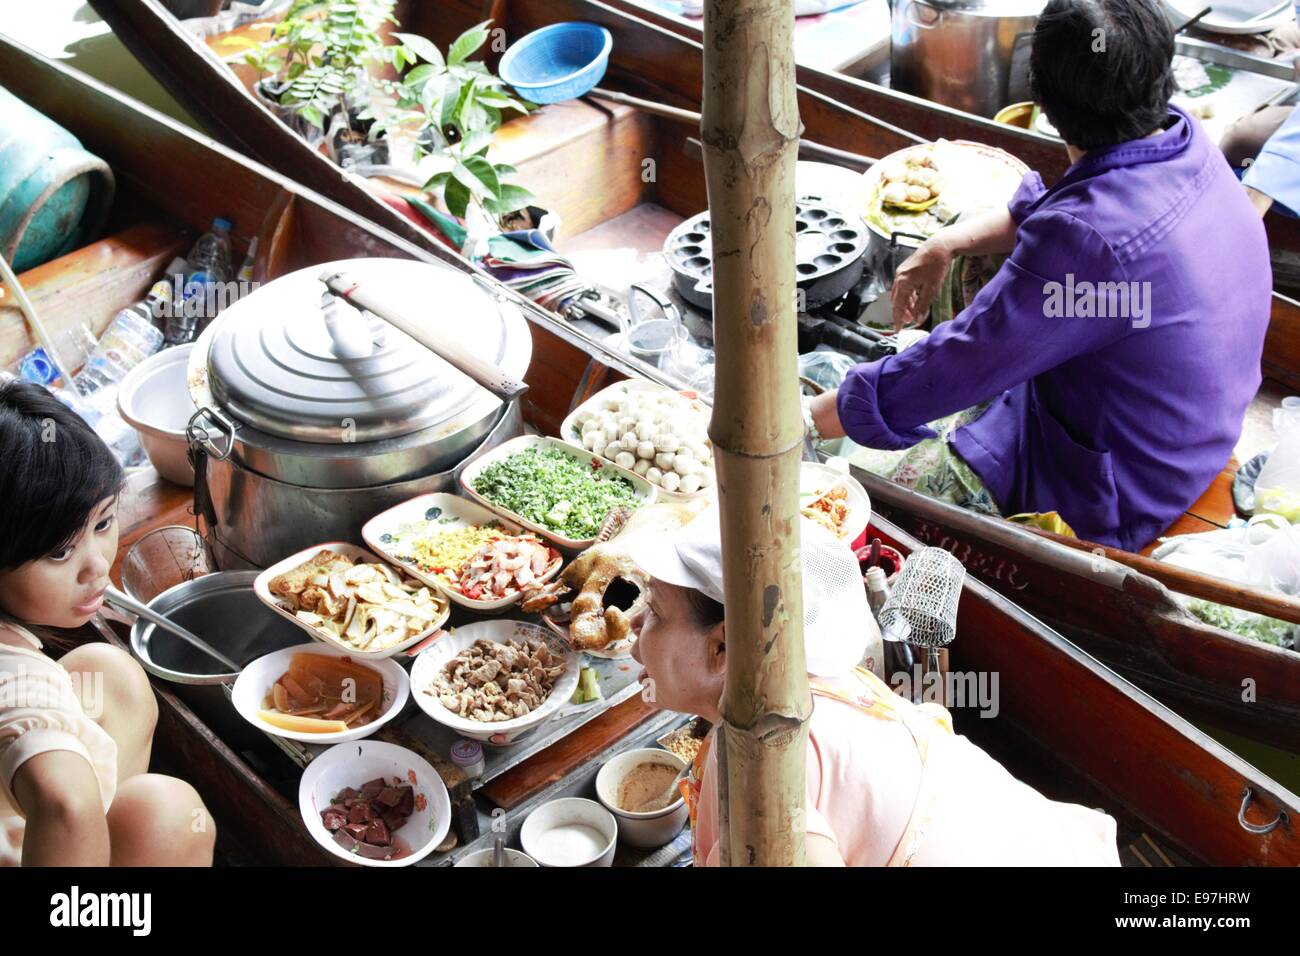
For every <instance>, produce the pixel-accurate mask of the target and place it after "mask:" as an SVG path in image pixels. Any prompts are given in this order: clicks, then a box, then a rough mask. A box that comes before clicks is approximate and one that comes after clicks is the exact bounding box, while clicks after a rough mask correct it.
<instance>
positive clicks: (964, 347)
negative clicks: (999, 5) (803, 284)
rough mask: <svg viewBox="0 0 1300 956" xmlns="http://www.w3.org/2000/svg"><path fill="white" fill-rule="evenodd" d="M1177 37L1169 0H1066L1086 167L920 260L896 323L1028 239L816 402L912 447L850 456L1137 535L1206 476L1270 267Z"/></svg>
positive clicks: (1240, 378)
mask: <svg viewBox="0 0 1300 956" xmlns="http://www.w3.org/2000/svg"><path fill="white" fill-rule="evenodd" d="M1173 48H1174V44H1173V34H1172V32H1171V29H1170V26H1169V24H1168V22H1167V21H1166V20H1165V18H1164V14H1163V11H1162V10H1161V7H1160V3H1159V0H1050V2H1049V3H1048V4H1047V5H1046V7H1045V9H1044V10H1043V12H1042V14H1041V15H1040V17H1039V20H1038V25H1037V28H1036V30H1035V33H1034V40H1033V48H1032V51H1031V56H1030V72H1031V82H1032V86H1033V89H1034V91H1035V95H1036V97H1037V100H1038V102H1039V104H1040V105H1041V106H1042V108H1043V110H1044V112H1045V113H1046V114H1047V117H1048V118H1049V119H1050V120H1051V121H1052V123H1053V124H1054V125H1055V126H1056V128H1057V129H1058V130H1060V132H1061V135H1062V136H1063V137H1064V138H1065V141H1066V150H1067V151H1068V153H1069V156H1070V160H1071V166H1070V168H1069V169H1068V170H1066V172H1065V175H1064V176H1062V177H1061V179H1060V180H1059V181H1058V182H1056V183H1055V184H1054V185H1053V186H1052V187H1051V188H1050V189H1049V188H1047V187H1045V186H1044V185H1043V181H1042V179H1041V178H1040V177H1039V176H1038V174H1037V173H1029V174H1028V175H1026V176H1025V178H1024V181H1023V182H1022V183H1021V185H1020V189H1019V190H1018V191H1017V193H1016V195H1015V196H1014V197H1013V198H1012V200H1011V202H1010V203H1009V204H1008V206H1007V208H1005V209H999V210H996V211H993V212H989V213H986V214H985V215H982V216H977V217H975V218H973V219H971V220H970V221H969V222H964V223H958V224H956V225H953V226H949V227H948V228H946V229H943V230H940V231H939V233H938V234H936V235H935V236H934V237H933V238H931V239H930V240H928V241H927V242H925V243H924V244H922V245H921V246H920V248H918V249H917V250H916V252H914V253H913V254H912V255H911V256H910V257H909V258H908V259H907V260H906V261H905V262H904V263H903V265H902V267H901V269H900V270H899V272H898V275H897V277H896V279H895V281H894V287H893V291H892V296H893V307H894V321H895V324H896V325H899V326H902V325H914V324H917V323H918V322H920V321H922V320H923V319H925V318H926V317H927V315H928V313H929V311H930V305H931V303H932V302H933V301H934V299H935V294H936V292H937V290H938V289H939V287H940V284H941V283H942V282H943V281H944V280H945V278H946V276H947V274H948V271H949V268H950V266H951V264H952V263H953V261H954V258H955V257H959V256H972V255H988V254H992V253H1002V254H1009V256H1008V258H1007V259H1006V261H1005V262H1004V263H1002V265H1001V267H1000V268H999V269H998V271H997V274H996V275H994V276H993V277H992V279H991V280H990V281H989V282H988V284H987V285H985V286H984V287H983V288H982V289H981V290H980V291H979V293H978V295H976V296H974V298H973V300H972V301H971V302H970V303H969V305H968V307H967V308H966V309H964V310H963V311H962V312H961V313H960V314H958V315H957V316H956V317H955V318H954V319H953V320H951V321H948V322H943V323H941V324H939V325H938V326H937V327H936V328H935V329H934V331H933V332H932V333H931V334H930V335H929V336H928V337H927V338H925V339H924V340H923V341H921V342H919V343H917V344H915V345H913V346H911V347H909V348H908V349H906V350H905V351H903V352H901V353H899V354H898V355H896V356H891V357H889V358H885V359H882V360H881V361H878V362H870V363H866V364H863V365H859V366H857V367H855V368H854V369H852V370H851V371H850V372H849V375H848V377H847V378H846V379H845V382H844V384H843V386H842V387H841V388H840V389H839V391H838V393H835V392H830V393H827V394H825V395H822V396H819V397H818V398H816V399H813V400H812V401H811V403H810V405H809V407H808V409H807V418H808V420H809V421H810V424H811V425H813V426H815V428H814V431H816V432H820V433H821V435H822V436H823V437H825V438H835V437H839V436H841V435H844V434H845V433H847V434H848V436H849V437H850V438H852V439H853V441H855V442H857V444H858V445H861V446H864V447H865V448H866V449H883V450H888V451H895V450H897V451H900V452H901V450H903V449H907V451H906V452H905V453H901V454H900V455H898V456H884V457H886V458H887V459H888V460H887V461H885V462H883V463H880V462H879V461H878V459H879V458H880V455H879V452H874V453H873V452H863V451H853V452H850V457H854V456H858V457H859V459H860V463H862V464H863V465H864V466H865V467H869V468H871V469H872V470H875V471H878V472H880V473H882V474H886V475H887V476H888V477H890V478H893V479H894V480H895V481H899V482H901V483H904V484H909V485H910V486H912V487H914V488H916V490H918V491H922V492H925V493H928V494H932V495H933V496H935V497H940V498H942V499H943V500H947V501H950V502H951V503H954V504H958V505H961V506H964V507H969V508H973V509H976V510H980V511H984V512H986V513H993V514H1003V515H1008V516H1011V515H1017V514H1021V513H1030V514H1032V515H1043V514H1045V513H1051V512H1056V513H1057V514H1058V515H1059V516H1060V518H1062V519H1064V521H1065V522H1066V523H1067V524H1068V525H1069V526H1070V527H1071V528H1073V530H1074V531H1075V532H1076V533H1077V534H1078V535H1079V536H1080V537H1082V538H1086V539H1088V540H1092V541H1097V542H1099V543H1101V544H1108V545H1112V546H1116V547H1121V548H1124V549H1126V550H1131V551H1137V550H1140V549H1141V548H1142V547H1144V546H1145V545H1146V544H1148V543H1149V542H1150V541H1152V540H1153V539H1154V538H1155V537H1156V536H1157V535H1159V534H1160V533H1161V532H1162V531H1164V530H1165V528H1167V527H1168V526H1169V525H1170V524H1171V523H1172V522H1173V521H1174V520H1176V519H1177V518H1178V517H1180V516H1181V515H1182V514H1183V512H1184V511H1186V510H1187V508H1188V507H1190V506H1191V505H1192V503H1193V502H1195V501H1196V499H1197V498H1198V497H1200V495H1201V494H1202V493H1204V491H1205V489H1206V488H1207V487H1208V486H1209V485H1210V483H1211V481H1213V480H1214V478H1215V477H1216V476H1217V475H1218V474H1219V472H1220V471H1221V470H1222V469H1223V468H1224V466H1225V465H1226V464H1227V463H1228V460H1229V458H1230V457H1231V456H1232V451H1233V446H1234V445H1235V444H1236V441H1237V438H1238V437H1239V435H1240V433H1241V423H1242V419H1243V416H1244V415H1245V411H1246V408H1247V407H1248V406H1249V404H1250V402H1251V401H1252V399H1253V398H1254V397H1255V394H1256V392H1257V390H1258V388H1259V384H1260V357H1261V355H1262V353H1263V347H1264V334H1265V332H1266V331H1267V329H1268V320H1269V308H1270V293H1271V291H1272V274H1271V270H1270V267H1269V257H1268V243H1267V240H1266V238H1265V235H1264V229H1263V225H1262V224H1261V223H1260V221H1259V216H1258V215H1257V214H1256V213H1255V211H1254V209H1253V208H1252V207H1251V204H1250V201H1249V200H1248V199H1247V198H1246V195H1245V192H1244V190H1242V188H1241V186H1240V185H1239V184H1238V182H1237V180H1236V178H1235V176H1234V175H1233V173H1232V170H1231V169H1229V167H1228V164H1227V162H1226V161H1225V160H1224V158H1223V155H1222V153H1220V152H1219V150H1218V148H1217V147H1216V146H1215V145H1214V143H1212V142H1211V141H1210V140H1209V138H1208V137H1207V136H1206V134H1205V131H1204V130H1203V129H1202V128H1201V125H1200V124H1199V123H1198V122H1197V121H1195V120H1194V119H1192V118H1191V117H1189V116H1188V115H1187V114H1186V113H1184V112H1183V111H1182V110H1180V109H1178V108H1177V107H1176V106H1171V105H1170V104H1169V96H1170V93H1171V92H1172V90H1173V80H1172V78H1171V74H1170V69H1171V67H1170V63H1171V58H1172V54H1173ZM873 457H874V458H876V459H877V462H876V463H874V464H873V463H872V462H871V461H870V459H871V458H873ZM863 458H865V459H868V460H865V461H863V460H861V459H863Z"/></svg>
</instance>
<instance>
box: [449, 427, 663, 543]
mask: <svg viewBox="0 0 1300 956" xmlns="http://www.w3.org/2000/svg"><path fill="white" fill-rule="evenodd" d="M460 481H461V485H462V487H463V488H464V489H465V493H466V494H467V495H469V496H470V497H471V498H473V499H474V500H475V501H478V502H479V503H481V504H482V505H484V506H485V507H487V508H489V509H491V510H492V511H494V512H496V513H497V514H499V515H501V516H502V517H504V518H506V519H507V520H509V521H513V522H515V523H517V524H520V525H523V526H524V527H525V528H527V529H528V530H529V531H535V532H537V533H538V534H540V535H541V536H542V537H544V538H546V539H547V540H548V541H551V542H553V543H554V544H556V545H558V546H559V547H561V548H564V549H566V550H569V551H581V550H583V549H584V548H587V547H589V546H590V545H591V544H592V543H593V542H594V541H595V540H596V535H597V534H599V532H600V526H601V524H602V523H604V521H605V516H606V515H608V514H609V513H610V512H611V511H613V510H614V509H615V508H632V509H636V508H640V507H641V506H643V505H647V504H650V503H651V502H653V501H654V500H655V493H656V489H655V486H654V485H652V484H650V482H648V481H647V480H646V479H644V478H642V477H641V476H640V475H637V474H635V473H633V472H631V471H628V470H627V469H625V468H620V467H619V466H618V465H617V464H615V463H613V462H610V461H606V460H605V459H604V458H602V457H601V456H599V455H595V454H592V453H591V452H588V451H584V450H583V449H581V448H578V447H577V446H575V445H570V444H568V443H566V442H562V441H560V440H559V439H558V438H542V437H538V436H534V435H523V436H521V437H519V438H514V439H511V440H510V441H508V442H506V443H504V444H502V445H499V446H498V447H496V448H494V449H492V450H491V451H489V452H487V453H486V454H484V455H482V456H480V457H479V458H476V459H475V460H474V461H472V462H470V464H469V465H467V466H466V467H465V470H464V471H463V472H462V473H461V478H460Z"/></svg>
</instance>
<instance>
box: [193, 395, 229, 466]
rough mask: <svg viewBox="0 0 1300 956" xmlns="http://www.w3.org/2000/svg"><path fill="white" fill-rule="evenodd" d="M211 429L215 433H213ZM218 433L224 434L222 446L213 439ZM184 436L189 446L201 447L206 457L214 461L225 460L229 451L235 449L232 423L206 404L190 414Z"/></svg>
mask: <svg viewBox="0 0 1300 956" xmlns="http://www.w3.org/2000/svg"><path fill="white" fill-rule="evenodd" d="M209 429H211V430H209ZM213 431H215V432H216V433H217V435H214V434H213ZM218 435H224V436H225V445H224V447H223V446H221V445H218V444H217V443H216V441H215V440H214V439H216V438H217V436H218ZM185 437H186V438H187V439H188V440H189V443H190V447H191V448H194V447H195V446H198V447H199V448H202V449H203V451H204V452H205V453H207V455H208V457H210V458H212V459H213V460H215V461H225V460H226V459H227V458H229V457H230V453H231V452H233V451H234V450H235V425H234V423H232V422H231V421H230V420H229V419H228V418H226V417H225V416H224V415H222V414H221V413H220V412H218V411H216V410H214V409H212V408H208V407H207V406H204V407H203V408H200V409H199V410H198V411H197V412H195V413H194V414H193V415H191V416H190V420H189V424H187V425H186V426H185Z"/></svg>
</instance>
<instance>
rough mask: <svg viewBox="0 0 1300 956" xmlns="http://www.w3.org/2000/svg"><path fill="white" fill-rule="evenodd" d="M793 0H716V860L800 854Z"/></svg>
mask: <svg viewBox="0 0 1300 956" xmlns="http://www.w3.org/2000/svg"><path fill="white" fill-rule="evenodd" d="M793 32H794V9H793V5H792V0H708V2H707V3H706V4H705V14H704V110H703V114H702V117H701V137H700V138H701V140H702V141H703V143H704V169H705V176H706V179H707V182H708V190H709V217H710V221H711V224H712V226H711V232H712V237H713V238H712V242H713V287H714V292H713V334H714V340H715V345H716V348H717V381H716V384H715V388H714V396H715V398H714V405H713V418H712V421H711V422H710V425H709V436H710V438H711V439H712V441H713V444H714V447H715V449H716V461H717V473H718V489H719V501H720V505H721V509H722V549H723V551H722V553H723V555H724V562H723V563H724V569H723V570H724V581H723V585H724V587H723V590H724V594H725V597H726V608H727V616H726V619H727V625H726V626H727V631H726V641H727V679H726V691H725V693H724V696H723V700H722V718H723V724H722V728H721V736H722V740H721V744H722V745H721V746H720V747H719V750H718V768H719V771H720V776H719V788H720V795H721V799H720V807H719V810H720V821H719V822H720V831H721V837H722V846H721V862H722V864H723V865H724V866H726V865H736V866H792V865H793V866H797V865H802V863H803V861H804V846H803V843H804V841H803V836H804V825H803V807H804V748H805V746H806V742H807V736H808V732H807V725H808V717H809V715H810V714H811V713H812V701H811V698H810V696H809V692H808V675H807V671H806V666H805V661H804V648H803V596H802V592H801V577H800V573H799V560H798V553H799V552H798V548H799V522H798V514H799V461H800V450H801V444H802V439H803V424H802V417H801V415H800V413H799V405H798V370H797V352H798V348H797V340H796V328H795V290H796V286H795V274H794V222H795V219H794V216H795V187H794V176H795V156H796V151H797V149H798V143H799V134H800V132H801V128H800V123H799V111H798V101H797V98H796V88H795V64H794V48H793Z"/></svg>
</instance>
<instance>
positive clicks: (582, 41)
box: [499, 23, 614, 103]
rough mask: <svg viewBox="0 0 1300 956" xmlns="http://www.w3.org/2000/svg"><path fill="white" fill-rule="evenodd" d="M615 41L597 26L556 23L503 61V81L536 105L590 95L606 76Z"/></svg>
mask: <svg viewBox="0 0 1300 956" xmlns="http://www.w3.org/2000/svg"><path fill="white" fill-rule="evenodd" d="M613 48H614V38H613V37H612V36H610V33H609V31H608V30H606V29H605V28H604V27H602V26H597V25H596V24H594V23H555V24H552V25H551V26H549V27H542V29H540V30H534V31H533V32H532V33H530V34H528V35H527V36H525V37H523V38H522V39H520V40H518V41H517V42H516V43H515V44H514V45H512V46H511V47H510V49H508V50H506V52H505V55H504V56H503V57H501V65H500V68H499V71H500V75H501V79H503V80H505V81H506V82H507V83H509V84H510V85H511V86H513V87H514V88H515V89H516V90H517V91H518V92H519V95H520V96H523V97H524V98H525V99H528V100H531V101H532V102H534V103H562V102H563V101H565V100H572V99H576V98H577V97H579V96H582V95H584V94H585V93H589V92H590V91H591V89H592V88H593V87H594V86H595V85H596V84H597V83H599V82H600V80H601V77H603V76H604V75H605V69H606V67H608V66H609V53H610V51H611V50H612V49H613Z"/></svg>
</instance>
